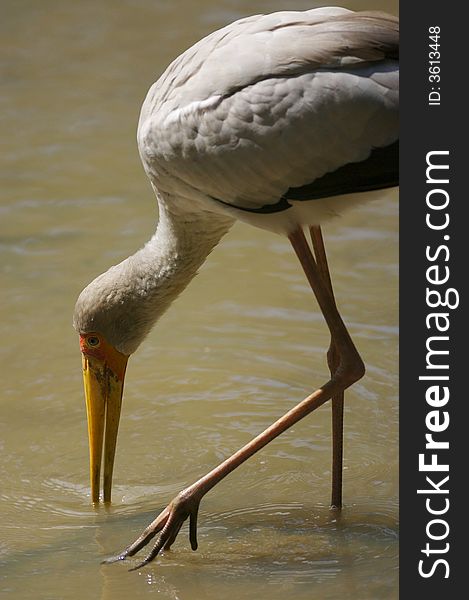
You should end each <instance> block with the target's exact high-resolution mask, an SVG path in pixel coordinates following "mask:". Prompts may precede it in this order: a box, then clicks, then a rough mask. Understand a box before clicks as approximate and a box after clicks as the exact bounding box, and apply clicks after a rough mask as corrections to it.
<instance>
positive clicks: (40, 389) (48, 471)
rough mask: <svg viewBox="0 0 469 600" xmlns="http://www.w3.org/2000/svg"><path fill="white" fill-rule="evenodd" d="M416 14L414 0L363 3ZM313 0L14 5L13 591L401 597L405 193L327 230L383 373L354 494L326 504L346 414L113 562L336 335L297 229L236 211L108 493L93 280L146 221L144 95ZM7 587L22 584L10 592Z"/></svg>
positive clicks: (148, 229) (369, 384) (130, 426)
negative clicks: (212, 51)
mask: <svg viewBox="0 0 469 600" xmlns="http://www.w3.org/2000/svg"><path fill="white" fill-rule="evenodd" d="M342 4H344V5H347V6H350V7H353V8H358V7H365V6H372V7H373V8H385V9H387V10H390V11H394V12H395V11H396V10H397V2H374V3H373V2H369V3H368V4H367V3H365V2H347V3H346V2H343V3H342ZM312 5H313V3H310V2H305V1H303V0H301V1H300V0H299V1H298V2H288V3H286V2H278V1H275V2H274V1H260V0H258V1H255V0H254V1H250V2H248V1H246V0H243V1H242V0H225V1H220V0H217V1H215V0H200V1H199V2H195V1H194V0H184V1H183V2H177V3H176V2H170V1H169V0H166V1H162V0H126V1H124V0H122V1H119V2H113V1H111V0H106V1H101V2H99V3H95V2H91V1H86V0H80V2H76V3H69V2H59V1H58V0H57V1H53V0H47V1H46V0H43V1H41V2H37V1H32V0H3V2H2V18H1V21H0V29H1V37H0V46H1V59H0V60H1V72H0V76H1V81H2V87H1V95H0V119H1V128H2V134H1V136H0V144H1V146H2V165H1V169H2V171H1V205H0V211H1V212H0V214H1V221H0V260H1V267H0V268H1V274H2V283H1V288H2V303H1V309H0V310H1V337H2V343H1V346H0V352H1V354H0V360H1V372H2V375H1V382H2V392H1V396H0V407H1V417H0V450H1V454H0V472H1V488H0V500H1V525H0V528H1V533H0V561H1V563H2V569H1V573H0V595H1V594H5V596H9V595H11V597H15V598H22V599H23V598H34V599H37V598H41V599H68V598H70V599H78V598H80V599H81V598H84V597H87V598H102V599H110V598H112V599H113V600H120V599H124V598H125V599H127V598H143V597H146V596H150V595H152V594H153V595H158V594H159V597H160V598H168V599H180V600H198V599H204V598H214V599H215V598H217V599H218V598H224V597H231V598H236V599H240V598H253V597H258V598H267V597H268V598H269V599H271V600H275V599H277V598H278V599H280V598H282V599H284V598H295V600H296V599H299V600H301V599H303V598H304V599H306V598H312V597H314V598H317V599H318V600H321V599H339V598H340V599H341V600H345V599H360V600H366V599H370V600H377V599H383V598H396V597H397V535H398V525H397V519H398V512H397V483H398V478H397V276H398V272H397V233H396V232H397V201H396V200H397V195H396V193H395V192H391V193H387V194H384V195H383V199H382V200H380V201H378V202H376V203H375V204H369V205H366V206H364V207H363V208H361V209H359V210H357V211H355V212H353V213H351V214H349V215H347V217H345V218H343V219H341V220H340V221H337V222H335V223H333V224H331V225H329V226H328V227H327V228H326V230H325V236H326V242H327V243H328V248H329V254H330V262H331V266H332V270H333V276H334V283H335V289H336V293H337V297H338V299H339V304H340V307H341V309H342V312H343V315H344V317H345V320H346V322H347V323H348V324H349V326H350V331H351V333H352V336H353V337H354V339H355V340H356V342H357V345H358V347H359V349H360V351H361V353H362V355H363V357H364V359H365V362H366V363H367V365H368V372H367V376H366V378H365V379H364V380H362V381H361V382H360V383H359V384H358V385H356V386H355V387H354V388H353V390H352V391H351V392H349V393H348V400H347V403H346V459H345V503H346V506H345V509H344V511H343V513H342V516H341V517H340V518H337V516H336V515H334V514H333V513H331V512H330V511H329V508H328V500H329V493H330V489H329V488H330V431H329V429H330V425H329V420H330V408H329V407H328V406H325V407H323V408H322V409H320V410H319V411H317V413H315V414H313V415H311V416H310V417H309V418H307V419H306V420H304V421H303V422H302V423H300V424H298V425H297V426H296V427H294V429H293V430H291V431H290V432H288V433H287V434H285V435H283V436H282V437H281V438H279V439H278V440H276V441H275V442H274V443H272V444H271V445H270V446H268V447H267V448H266V449H265V450H264V451H262V452H261V453H260V454H258V455H257V456H256V457H254V458H253V459H251V461H249V462H248V463H247V464H246V465H245V466H244V467H242V468H241V469H239V470H238V471H237V472H235V473H234V474H232V475H231V476H230V477H229V478H228V479H226V480H225V481H224V482H222V483H221V484H220V485H219V486H218V487H217V488H215V489H214V490H213V491H212V492H211V493H210V494H209V495H208V496H207V497H206V499H205V500H204V501H203V504H202V507H201V514H200V519H199V528H200V529H199V544H200V549H199V551H198V552H196V553H192V552H191V551H190V549H189V544H188V540H187V533H184V531H185V530H183V532H182V533H181V534H180V537H179V539H178V541H177V543H176V544H175V546H174V547H173V550H172V551H171V552H168V553H166V554H164V555H163V556H161V557H160V558H159V559H158V560H157V561H156V562H155V563H154V564H153V565H151V566H150V567H147V568H146V569H144V570H142V571H141V572H140V573H127V571H126V569H125V568H124V567H123V566H122V565H113V566H101V565H100V562H99V561H100V559H102V558H104V557H105V556H107V555H109V554H111V553H113V552H115V551H117V550H119V549H121V548H122V547H123V546H124V545H125V544H126V543H127V542H129V541H130V540H131V539H132V538H133V537H134V536H135V535H136V534H137V533H139V531H140V530H141V529H142V528H143V527H144V526H146V524H147V522H148V521H149V520H150V519H151V518H153V516H154V515H155V514H156V512H157V511H159V510H160V509H161V508H163V507H164V506H165V505H166V504H167V502H168V501H169V500H170V499H171V498H172V497H173V496H174V495H175V494H176V493H177V492H178V491H179V490H180V489H181V488H182V487H184V486H186V485H188V484H189V483H191V482H192V481H193V480H195V479H196V478H198V477H199V476H200V475H201V474H203V473H204V472H206V471H207V470H209V469H210V468H212V467H213V466H214V465H215V464H216V463H218V462H219V461H220V460H222V459H223V458H225V457H226V456H228V455H229V454H230V453H231V452H232V451H233V450H235V449H237V448H238V447H239V446H240V445H242V444H243V443H245V442H246V441H247V440H248V439H249V438H250V437H251V436H252V435H254V434H256V433H257V432H259V431H260V430H262V429H263V428H264V427H265V426H267V425H268V424H269V423H270V422H272V421H273V420H274V419H275V418H277V417H278V416H279V415H280V414H282V413H283V412H285V411H286V410H287V409H288V408H290V407H291V406H292V405H293V404H295V403H296V402H297V401H299V400H301V399H302V398H303V397H304V396H306V395H307V394H308V393H309V392H310V391H311V390H312V389H313V388H314V386H316V385H317V384H320V383H322V382H324V380H325V377H326V368H325V360H324V350H325V348H326V347H327V345H328V335H327V331H326V329H325V326H324V325H323V322H322V319H321V318H320V317H319V315H318V311H317V307H316V304H315V303H314V301H313V299H312V296H311V294H310V293H309V291H308V288H307V285H306V283H305V280H304V277H303V275H302V273H301V272H300V269H299V267H298V265H297V264H296V260H295V258H294V257H293V255H292V252H291V251H290V249H289V245H288V242H287V241H286V240H284V239H282V238H279V237H276V236H274V235H271V234H267V233H265V232H262V231H257V230H255V229H251V228H249V227H248V226H245V225H237V226H236V227H235V228H234V229H233V231H232V232H231V233H230V234H229V235H228V236H227V238H226V239H225V240H224V241H223V243H222V244H221V245H220V247H219V248H217V249H216V251H215V252H214V253H213V254H212V256H211V257H210V258H209V260H208V262H207V264H206V265H205V267H204V268H203V270H202V272H201V273H200V275H199V276H198V277H197V278H196V280H195V281H194V282H193V283H192V284H191V286H190V287H189V288H188V289H187V290H186V292H185V293H184V295H183V296H182V298H180V299H179V300H178V301H177V303H176V304H175V306H174V307H172V309H171V310H170V311H169V312H168V313H167V315H166V316H165V317H164V318H163V319H162V320H161V322H160V323H159V325H158V326H157V327H156V329H155V330H154V332H153V333H152V334H151V336H150V337H149V338H148V340H147V341H146V343H145V344H144V345H143V347H142V348H141V350H139V352H138V353H137V354H136V355H135V356H134V357H133V358H132V359H131V361H130V363H129V371H128V377H127V388H126V393H125V399H124V408H123V419H122V424H121V430H120V437H119V444H118V455H117V463H116V470H115V489H114V504H113V506H112V508H111V509H110V510H109V511H108V512H107V511H106V510H104V509H101V510H99V511H95V510H94V509H93V508H92V506H91V505H90V501H89V484H88V466H87V461H88V456H87V452H88V450H87V434H86V423H85V411H84V401H83V392H82V381H81V369H80V356H79V350H78V343H77V339H76V335H75V334H74V332H73V330H72V328H71V313H72V310H73V305H74V302H75V298H76V296H77V294H78V292H79V291H80V290H81V288H82V287H83V286H84V285H85V284H86V283H87V282H88V281H89V280H90V279H91V278H92V277H94V276H95V275H96V274H97V273H99V272H101V271H102V270H105V269H106V268H107V267H108V266H109V265H110V264H112V263H114V262H116V261H118V260H120V259H121V258H123V257H125V256H126V255H128V254H129V253H131V252H132V251H134V250H135V249H137V248H138V247H139V246H140V245H142V243H143V242H144V241H145V240H146V239H147V238H149V237H150V235H151V233H152V231H153V230H154V226H155V223H156V212H155V202H154V201H153V197H152V193H151V191H150V188H149V185H148V183H147V181H146V178H145V175H144V174H143V170H142V168H141V166H140V164H139V159H138V154H137V149H136V144H135V141H134V139H135V128H136V121H137V117H138V112H139V108H140V104H141V101H142V100H143V98H144V96H145V94H146V91H147V88H148V87H149V85H150V84H151V83H152V82H153V81H154V80H155V79H156V77H157V76H158V75H159V74H160V73H161V72H162V70H163V69H164V67H165V66H166V64H167V63H168V62H169V61H170V60H171V59H172V58H173V57H175V56H176V55H177V54H178V53H180V52H181V51H182V50H183V49H185V48H186V47H187V46H188V45H190V44H191V43H193V42H194V41H195V40H197V39H198V38H200V37H201V36H202V35H204V34H205V33H207V32H209V31H211V30H213V29H215V28H217V27H219V26H221V25H223V24H225V23H227V22H229V21H231V20H233V19H235V18H238V17H241V16H243V15H246V14H250V13H254V12H270V11H272V10H276V9H280V8H282V7H285V6H288V7H291V8H293V7H296V8H308V7H309V6H312ZM9 597H10V596H9Z"/></svg>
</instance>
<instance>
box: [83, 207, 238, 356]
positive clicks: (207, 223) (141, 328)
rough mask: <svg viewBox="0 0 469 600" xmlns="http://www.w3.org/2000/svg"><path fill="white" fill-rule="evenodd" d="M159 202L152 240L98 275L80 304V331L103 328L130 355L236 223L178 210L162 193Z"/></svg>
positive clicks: (226, 219) (117, 347)
mask: <svg viewBox="0 0 469 600" xmlns="http://www.w3.org/2000/svg"><path fill="white" fill-rule="evenodd" d="M159 208H160V218H159V222H158V227H157V229H156V232H155V235H154V236H153V237H152V238H151V240H150V241H149V242H148V243H147V244H146V245H145V246H144V247H143V248H142V249H141V250H139V251H138V252H136V253H135V254H133V255H132V256H130V257H129V258H127V259H126V260H124V261H123V262H121V263H120V264H118V265H116V266H114V267H111V268H110V269H109V270H108V271H106V273H103V274H102V275H100V276H99V277H97V278H96V279H95V280H94V281H93V282H92V283H91V284H90V285H89V286H88V287H87V288H85V289H84V290H83V292H82V293H81V295H80V297H79V299H78V302H77V305H76V308H75V319H74V320H75V328H76V329H77V330H78V331H79V332H80V333H88V332H90V331H96V332H99V333H102V334H103V335H104V336H105V337H106V339H107V341H108V342H109V343H110V344H112V345H113V346H114V347H115V348H116V349H117V350H119V351H120V352H122V353H123V354H126V355H129V354H132V353H133V352H134V351H135V350H136V349H137V347H138V346H139V345H140V343H141V342H142V340H143V339H144V337H145V336H146V335H147V334H148V333H149V331H150V330H151V328H152V326H153V325H154V323H155V322H156V321H157V320H158V318H159V317H160V316H161V315H162V314H163V313H164V312H165V311H166V309H167V308H168V307H169V306H170V304H171V303H172V302H173V301H174V300H175V299H176V298H177V296H178V295H179V294H180V293H181V292H182V291H183V290H184V288H185V287H186V286H187V285H188V283H189V282H190V281H191V280H192V278H193V277H194V276H195V275H196V273H197V271H198V269H199V268H200V267H201V266H202V264H203V263H204V261H205V259H206V258H207V256H208V255H209V253H210V252H211V250H212V249H213V248H214V247H215V246H216V245H217V244H218V242H219V241H220V239H221V238H222V237H223V235H224V234H225V233H226V232H227V231H228V230H229V228H230V227H231V225H232V223H233V221H232V219H230V218H226V217H224V216H223V217H222V216H220V215H214V214H213V213H204V212H197V213H191V212H188V211H184V212H183V213H174V212H173V211H171V210H170V209H169V208H168V206H167V205H166V203H165V202H164V201H162V200H161V199H159Z"/></svg>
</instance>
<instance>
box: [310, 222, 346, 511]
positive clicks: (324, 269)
mask: <svg viewBox="0 0 469 600" xmlns="http://www.w3.org/2000/svg"><path fill="white" fill-rule="evenodd" d="M310 233H311V240H312V242H313V249H314V255H315V257H316V263H317V266H318V270H319V272H320V274H321V277H322V280H323V283H324V285H326V286H327V289H328V291H329V294H330V296H331V299H332V301H333V302H334V304H335V298H334V292H333V290H332V281H331V275H330V272H329V266H328V264H327V258H326V249H325V247H324V240H323V237H322V232H321V228H320V227H318V226H314V227H310ZM339 363H340V358H339V355H338V352H337V348H336V347H335V345H334V342H333V340H332V338H331V344H330V346H329V350H328V351H327V364H328V366H329V370H330V372H331V376H333V375H334V373H335V371H336V369H337V368H338V366H339ZM343 440H344V392H343V390H342V391H340V392H339V393H338V394H336V395H335V396H333V397H332V495H331V507H332V508H336V509H341V508H342V469H343V452H344V443H343Z"/></svg>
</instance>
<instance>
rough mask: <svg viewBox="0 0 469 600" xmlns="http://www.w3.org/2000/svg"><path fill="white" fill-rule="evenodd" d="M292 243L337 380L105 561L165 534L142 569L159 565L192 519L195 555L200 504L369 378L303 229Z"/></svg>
mask: <svg viewBox="0 0 469 600" xmlns="http://www.w3.org/2000/svg"><path fill="white" fill-rule="evenodd" d="M289 240H290V242H291V244H292V246H293V249H294V250H295V253H296V255H297V256H298V259H299V260H300V263H301V265H302V267H303V270H304V272H305V274H306V277H307V279H308V281H309V283H310V285H311V288H312V289H313V292H314V294H315V296H316V298H317V301H318V303H319V306H320V308H321V311H322V313H323V315H324V318H325V320H326V323H327V326H328V328H329V330H330V332H331V339H332V344H333V346H334V347H335V348H336V349H337V354H338V356H339V361H338V364H337V367H336V368H335V369H334V373H333V374H332V377H331V379H330V380H329V381H327V383H325V384H324V385H323V386H322V387H321V388H319V389H318V390H316V391H315V392H313V393H312V394H311V395H310V396H308V397H307V398H305V400H303V401H302V402H300V403H299V404H298V405H297V406H295V407H294V408H293V409H291V410H290V411H289V412H287V413H286V414H285V415H284V416H283V417H281V418H280V419H278V421H276V422H275V423H274V424H273V425H271V426H270V427H268V428H267V429H266V430H265V431H264V432H262V433H261V434H259V435H258V436H257V437H255V438H254V439H253V440H251V441H250V442H249V443H248V444H246V445H245V446H243V448H241V449H240V450H238V451H237V452H235V454H233V455H232V456H230V457H229V458H227V459H226V460H225V461H223V462H222V463H221V464H220V465H218V467H216V468H215V469H213V470H212V471H210V472H209V473H207V475H205V476H204V477H202V478H201V479H199V480H198V481H196V482H195V483H194V484H192V485H191V486H189V487H188V488H186V489H185V490H183V491H182V492H180V493H179V494H178V496H176V498H174V500H173V501H172V502H171V503H170V504H169V505H168V506H167V507H166V508H165V509H164V510H163V511H162V512H161V513H160V514H159V515H158V517H157V518H156V519H155V520H154V521H153V522H152V523H150V525H149V526H148V527H147V528H146V529H145V531H144V532H143V533H142V534H141V535H140V536H139V537H138V538H137V539H136V540H135V542H133V543H132V544H130V546H128V547H127V548H126V549H125V550H124V551H123V552H121V553H120V554H119V555H118V556H115V557H112V558H110V559H107V560H106V561H104V562H115V561H118V560H124V559H125V558H127V557H129V556H133V555H134V554H136V553H137V552H138V551H139V550H140V549H141V548H143V547H144V546H146V545H147V544H148V542H149V541H150V540H151V539H152V538H154V537H155V535H156V534H158V533H159V536H158V538H157V541H156V543H155V545H154V547H153V548H152V550H151V551H150V553H149V554H148V556H146V557H145V558H144V560H143V561H142V562H140V563H139V564H138V565H137V566H136V567H134V569H138V568H140V567H142V566H143V565H146V564H147V563H149V562H150V561H151V560H153V559H154V558H155V557H156V556H157V554H158V553H159V552H160V551H161V550H163V549H168V548H169V547H170V546H171V545H172V544H173V542H174V540H175V539H176V536H177V534H178V533H179V530H180V528H181V526H182V524H183V522H184V521H185V520H186V519H187V518H189V539H190V543H191V547H192V549H193V550H195V549H196V548H197V514H198V509H199V504H200V501H201V500H202V498H203V496H205V494H206V493H207V492H208V491H210V490H211V489H212V488H213V487H214V486H215V485H216V484H217V483H218V482H219V481H221V480H222V479H223V478H224V477H226V476H227V475H228V474H229V473H231V472H232V471H233V470H234V469H236V468H237V467H238V466H239V465H241V464H242V463H244V462H245V461H246V460H247V459H248V458H250V457H251V456H252V455H253V454H255V453H256V452H257V451H258V450H260V449H261V448H263V447H264V446H265V445H267V444H268V443H269V442H271V441H272V440H273V439H275V438H276V437H277V436H279V435H280V434H281V433H283V432H284V431H286V430H287V429H288V428H289V427H291V426H292V425H294V424H295V423H297V422H298V421H299V420H300V419H302V418H303V417H305V416H306V415H308V414H309V413H311V412H312V411H313V410H316V408H318V407H319V406H321V405H322V404H324V403H325V402H327V400H329V399H331V398H333V397H335V396H337V395H338V394H340V393H341V392H342V391H343V390H344V389H346V388H347V387H349V386H350V385H352V384H353V383H355V381H357V380H358V379H360V378H361V377H362V376H363V374H364V366H363V362H362V360H361V358H360V356H359V354H358V352H357V350H356V348H355V346H354V345H353V342H352V340H351V338H350V336H349V334H348V331H347V329H346V327H345V325H344V323H343V321H342V319H341V317H340V315H339V313H338V311H337V307H336V305H335V302H334V301H333V299H332V298H331V294H330V292H329V290H328V287H327V285H326V284H325V283H324V278H323V276H321V274H320V270H319V268H318V266H317V264H316V261H315V259H314V257H313V255H312V253H311V250H310V247H309V246H308V242H307V241H306V238H305V236H304V233H303V230H302V229H297V230H296V231H294V232H293V233H292V234H291V235H290V236H289Z"/></svg>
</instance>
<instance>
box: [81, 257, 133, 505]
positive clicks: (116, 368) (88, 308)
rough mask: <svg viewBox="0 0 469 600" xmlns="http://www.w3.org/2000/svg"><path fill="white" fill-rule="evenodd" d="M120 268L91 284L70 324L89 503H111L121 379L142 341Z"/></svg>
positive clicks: (121, 387)
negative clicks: (81, 395) (83, 419)
mask: <svg viewBox="0 0 469 600" xmlns="http://www.w3.org/2000/svg"><path fill="white" fill-rule="evenodd" d="M124 269H125V265H123V266H121V265H118V266H117V267H112V268H111V269H110V270H109V271H108V272H106V273H104V274H103V275H100V276H99V277H97V278H96V279H95V280H94V281H92V282H91V283H90V284H89V285H88V286H87V287H86V288H85V289H84V290H83V291H82V292H81V294H80V296H79V297H78V300H77V303H76V305H75V312H74V316H73V325H74V327H75V329H76V331H77V332H78V334H79V337H80V349H81V353H82V364H83V381H84V387H85V401H86V412H87V418H88V437H89V451H90V480H91V499H92V501H93V502H94V503H95V502H99V497H100V480H101V464H102V463H104V465H103V500H104V502H110V501H111V487H112V471H113V466H114V456H115V450H116V441H117V432H118V427H119V418H120V410H121V404H122V394H123V388H124V376H125V370H126V366H127V361H128V358H129V356H130V354H131V353H133V352H134V350H135V349H136V348H137V346H138V345H139V343H140V341H141V340H142V339H143V337H144V333H145V332H143V331H142V327H141V325H140V320H139V318H138V311H137V310H133V308H134V307H133V306H132V302H131V300H130V298H129V297H128V296H134V295H135V294H131V293H130V292H129V289H128V287H126V286H125V284H124V282H125V280H126V277H125V276H124V275H125V271H124Z"/></svg>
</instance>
